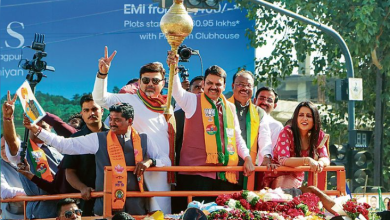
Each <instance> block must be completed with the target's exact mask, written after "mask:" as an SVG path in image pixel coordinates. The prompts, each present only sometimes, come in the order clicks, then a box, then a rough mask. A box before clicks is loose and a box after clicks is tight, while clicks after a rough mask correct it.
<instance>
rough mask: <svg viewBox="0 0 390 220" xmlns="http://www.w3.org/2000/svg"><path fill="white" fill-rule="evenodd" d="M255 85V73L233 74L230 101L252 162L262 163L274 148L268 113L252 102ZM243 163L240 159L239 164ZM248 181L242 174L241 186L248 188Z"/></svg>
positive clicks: (240, 72)
mask: <svg viewBox="0 0 390 220" xmlns="http://www.w3.org/2000/svg"><path fill="white" fill-rule="evenodd" d="M253 85H254V77H253V74H252V73H251V72H250V71H248V70H240V71H239V72H237V73H236V74H234V76H233V83H232V89H233V96H232V97H231V98H229V101H230V102H231V103H233V104H234V105H235V106H236V111H237V118H238V121H239V123H240V128H241V136H242V137H243V138H244V140H245V143H246V145H247V147H248V149H249V151H250V155H251V157H252V162H253V163H255V162H257V164H258V165H260V164H261V163H262V162H263V158H264V156H265V155H267V154H268V153H269V152H270V151H271V150H272V145H271V143H272V142H271V132H270V128H269V125H268V117H267V115H266V114H265V112H264V110H263V109H261V108H260V107H258V106H256V105H254V104H253V103H252V102H251V98H252V95H253ZM243 163H244V162H243V161H242V160H240V162H239V165H242V164H243ZM240 174H241V173H240ZM247 181H248V180H247V178H246V177H243V178H242V176H241V175H240V180H239V186H241V187H243V189H247ZM239 189H240V188H238V190H239ZM241 189H242V188H241Z"/></svg>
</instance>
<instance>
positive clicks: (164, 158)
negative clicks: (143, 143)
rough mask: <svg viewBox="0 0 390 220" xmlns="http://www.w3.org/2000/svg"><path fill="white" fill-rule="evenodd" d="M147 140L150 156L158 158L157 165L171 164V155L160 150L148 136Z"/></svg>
mask: <svg viewBox="0 0 390 220" xmlns="http://www.w3.org/2000/svg"><path fill="white" fill-rule="evenodd" d="M147 140H148V141H147V142H148V147H147V148H148V156H149V158H152V159H154V160H156V167H165V166H168V167H169V166H171V160H170V159H169V156H168V155H167V154H166V153H164V152H163V151H162V150H159V148H158V147H157V145H156V144H155V143H154V141H153V140H152V139H150V138H149V137H148V138H147Z"/></svg>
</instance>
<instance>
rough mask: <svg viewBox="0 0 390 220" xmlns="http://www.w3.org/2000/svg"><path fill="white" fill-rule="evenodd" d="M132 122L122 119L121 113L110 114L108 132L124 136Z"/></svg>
mask: <svg viewBox="0 0 390 220" xmlns="http://www.w3.org/2000/svg"><path fill="white" fill-rule="evenodd" d="M131 123H132V120H131V119H126V118H124V117H122V113H121V112H114V111H111V112H110V130H111V131H112V132H114V133H115V134H126V132H127V129H128V128H129V126H130V125H131Z"/></svg>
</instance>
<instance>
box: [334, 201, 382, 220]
mask: <svg viewBox="0 0 390 220" xmlns="http://www.w3.org/2000/svg"><path fill="white" fill-rule="evenodd" d="M335 203H336V204H335V205H334V206H333V207H332V209H333V210H334V211H336V212H337V213H338V214H339V215H343V216H348V217H349V218H350V219H352V220H379V219H381V218H380V217H379V216H377V215H376V214H375V213H370V212H369V211H368V209H369V208H370V207H371V206H370V205H369V204H367V203H365V202H358V201H357V200H356V199H355V198H352V199H351V198H349V196H342V197H338V198H336V199H335Z"/></svg>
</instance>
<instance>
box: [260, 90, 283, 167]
mask: <svg viewBox="0 0 390 220" xmlns="http://www.w3.org/2000/svg"><path fill="white" fill-rule="evenodd" d="M255 104H256V105H257V106H259V107H260V108H262V109H264V111H265V112H266V113H267V115H268V118H269V120H268V122H269V128H270V130H271V140H272V148H271V153H270V154H269V155H268V156H265V157H264V160H263V163H262V165H263V166H267V165H269V164H271V158H272V155H273V154H272V152H273V148H274V147H275V145H276V142H277V140H278V137H279V133H280V131H281V130H282V129H283V125H282V123H281V122H279V121H277V120H275V119H274V118H273V117H272V116H271V112H272V111H273V110H274V109H275V108H276V106H277V105H278V94H277V93H276V92H275V90H274V89H273V88H270V87H261V88H260V89H258V90H257V92H256V97H255Z"/></svg>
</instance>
